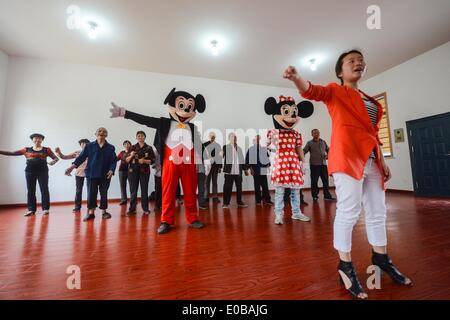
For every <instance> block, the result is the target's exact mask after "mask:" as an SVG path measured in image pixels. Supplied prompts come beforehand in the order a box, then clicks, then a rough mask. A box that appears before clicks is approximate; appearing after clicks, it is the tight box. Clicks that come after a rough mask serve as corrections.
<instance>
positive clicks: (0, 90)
mask: <svg viewBox="0 0 450 320" xmlns="http://www.w3.org/2000/svg"><path fill="white" fill-rule="evenodd" d="M8 61H9V57H8V55H7V54H6V53H4V52H3V51H1V50H0V135H1V131H2V127H3V125H2V116H3V106H4V98H5V90H6V80H7V76H8Z"/></svg>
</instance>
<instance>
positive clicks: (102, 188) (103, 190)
mask: <svg viewBox="0 0 450 320" xmlns="http://www.w3.org/2000/svg"><path fill="white" fill-rule="evenodd" d="M87 183H88V184H89V196H88V209H95V208H96V207H97V195H98V193H99V192H100V209H102V210H106V209H107V208H108V189H109V184H110V183H111V179H107V178H106V177H103V178H88V179H87Z"/></svg>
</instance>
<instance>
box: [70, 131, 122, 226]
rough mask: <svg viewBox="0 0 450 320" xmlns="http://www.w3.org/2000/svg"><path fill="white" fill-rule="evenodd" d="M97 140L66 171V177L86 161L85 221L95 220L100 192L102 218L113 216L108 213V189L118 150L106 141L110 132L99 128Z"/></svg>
mask: <svg viewBox="0 0 450 320" xmlns="http://www.w3.org/2000/svg"><path fill="white" fill-rule="evenodd" d="M95 136H96V137H97V140H95V141H94V142H91V143H89V144H87V145H86V146H85V147H84V149H83V151H82V152H81V153H80V155H79V156H78V157H77V158H76V159H75V161H74V162H73V164H72V166H70V167H69V168H68V169H67V170H66V175H69V176H70V174H71V172H72V170H73V169H75V168H78V167H79V166H80V165H81V164H82V163H83V162H84V161H85V160H86V159H88V163H87V167H86V172H85V173H86V178H87V183H88V184H89V195H88V212H87V214H86V215H85V217H84V218H83V221H88V220H91V219H94V218H95V208H96V207H97V194H98V192H99V191H100V209H101V210H102V218H103V219H110V218H111V215H110V214H109V213H108V212H106V209H107V208H108V189H109V184H110V182H111V178H112V176H113V175H114V171H115V170H116V164H117V158H116V149H115V148H114V146H113V145H111V144H109V143H108V142H107V141H106V137H107V136H108V130H106V129H105V128H98V129H97V131H96V132H95Z"/></svg>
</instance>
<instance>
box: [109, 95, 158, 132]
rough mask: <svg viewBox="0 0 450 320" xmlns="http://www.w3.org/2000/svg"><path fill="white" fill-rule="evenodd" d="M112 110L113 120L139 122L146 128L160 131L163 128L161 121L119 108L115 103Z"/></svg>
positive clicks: (112, 103)
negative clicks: (120, 119)
mask: <svg viewBox="0 0 450 320" xmlns="http://www.w3.org/2000/svg"><path fill="white" fill-rule="evenodd" d="M111 105H112V108H111V109H109V111H110V112H111V116H110V117H111V118H125V119H130V120H133V121H134V122H137V123H139V124H142V125H144V126H147V127H150V128H154V129H158V128H159V127H160V126H161V119H160V118H155V117H148V116H144V115H142V114H139V113H134V112H131V111H128V110H126V109H125V108H122V107H119V106H118V105H116V104H115V103H114V102H111Z"/></svg>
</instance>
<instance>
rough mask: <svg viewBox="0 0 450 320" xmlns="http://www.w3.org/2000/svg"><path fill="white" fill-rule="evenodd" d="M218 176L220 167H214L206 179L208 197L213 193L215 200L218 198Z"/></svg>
mask: <svg viewBox="0 0 450 320" xmlns="http://www.w3.org/2000/svg"><path fill="white" fill-rule="evenodd" d="M218 175H219V166H218V165H212V166H211V171H210V172H209V174H208V176H207V177H206V197H209V195H210V193H212V196H213V197H214V198H217V177H218ZM211 184H212V192H210V191H211Z"/></svg>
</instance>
